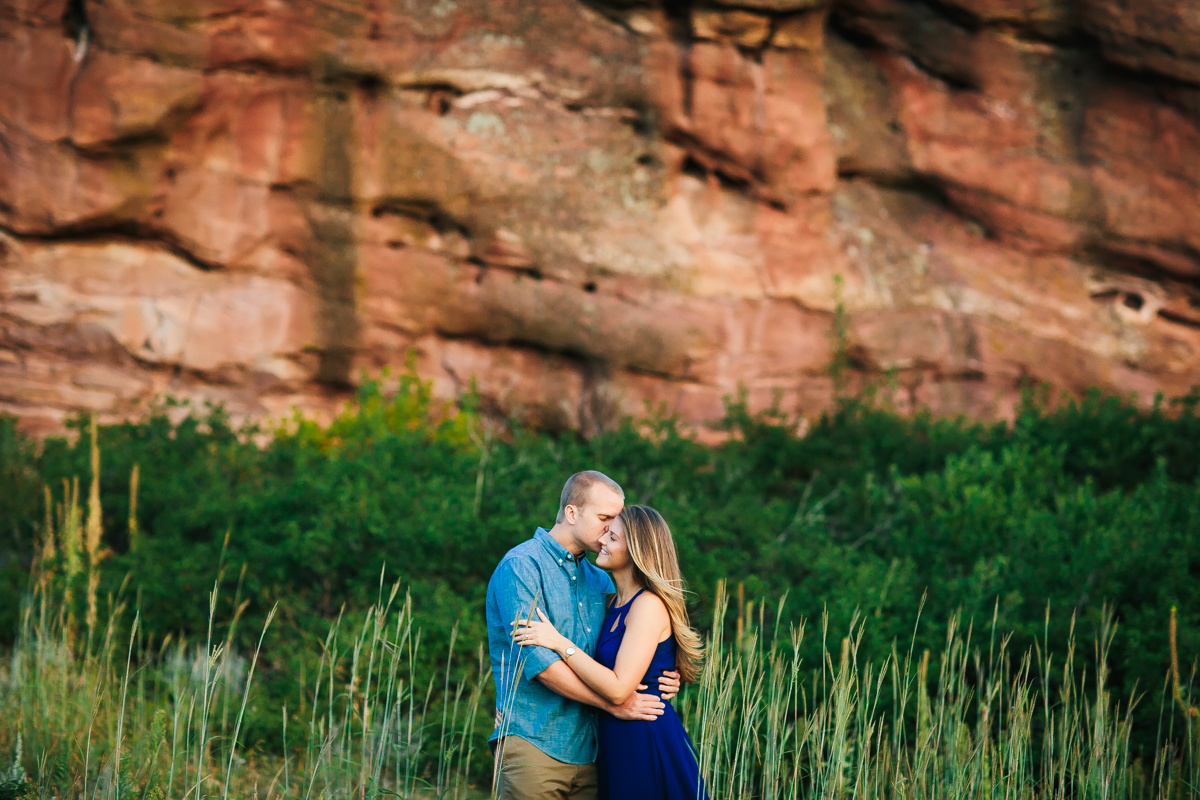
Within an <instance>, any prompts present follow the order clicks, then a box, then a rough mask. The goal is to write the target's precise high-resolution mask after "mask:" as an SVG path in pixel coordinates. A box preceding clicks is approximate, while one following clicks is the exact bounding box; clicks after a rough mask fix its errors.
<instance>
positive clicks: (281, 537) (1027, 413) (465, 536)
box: [0, 375, 1200, 742]
mask: <svg viewBox="0 0 1200 800" xmlns="http://www.w3.org/2000/svg"><path fill="white" fill-rule="evenodd" d="M1196 409H1197V396H1196V395H1192V396H1190V397H1188V398H1184V399H1182V400H1180V401H1176V402H1175V403H1172V404H1168V403H1163V402H1159V403H1156V404H1155V405H1154V406H1153V407H1152V408H1150V409H1149V410H1140V409H1139V408H1138V407H1137V406H1136V405H1135V404H1133V403H1132V402H1131V401H1129V400H1123V399H1119V398H1111V397H1101V396H1098V395H1093V396H1089V397H1088V398H1085V399H1084V400H1083V401H1081V402H1078V403H1065V404H1063V405H1061V406H1059V407H1057V408H1054V409H1048V408H1046V407H1045V406H1044V405H1043V404H1040V403H1038V402H1035V400H1034V399H1033V398H1029V399H1027V401H1026V402H1025V403H1024V405H1022V407H1021V408H1020V409H1019V413H1018V416H1017V418H1016V420H1015V421H1014V422H1013V423H1012V424H1004V423H997V424H981V423H975V422H971V421H969V420H965V419H951V420H947V419H938V418H934V417H932V416H931V415H929V414H924V413H922V414H917V415H914V416H911V417H905V416H901V415H898V414H895V413H893V412H891V411H889V410H887V409H886V408H880V407H878V406H876V405H874V404H872V403H870V402H868V401H867V400H864V399H858V400H850V401H846V402H844V403H842V404H841V405H840V406H839V407H838V408H837V409H836V410H835V411H834V412H832V413H830V414H828V415H826V416H824V417H822V418H820V419H818V420H815V421H814V422H813V424H812V425H811V427H810V428H809V430H807V431H806V432H805V434H804V435H803V436H800V435H798V433H797V431H796V429H795V425H794V424H793V423H791V422H789V421H788V420H785V419H782V418H781V417H780V415H778V414H775V413H767V414H761V415H751V414H749V413H748V412H747V411H746V409H745V407H744V405H743V404H741V403H737V402H734V403H731V404H730V407H729V413H728V415H727V417H726V419H725V421H724V423H723V424H724V426H725V428H726V429H727V430H728V431H729V432H730V434H731V435H730V438H729V440H728V441H727V443H725V444H723V445H721V446H719V447H712V448H709V447H704V446H701V445H699V444H697V443H696V442H694V441H692V440H691V439H689V438H688V437H687V436H685V435H683V434H682V433H681V432H680V430H679V428H678V427H677V425H676V423H675V422H674V421H673V420H671V419H665V418H661V417H651V418H649V419H647V420H644V421H641V422H635V421H632V420H628V421H626V422H624V423H623V424H622V425H621V426H619V427H618V428H617V429H615V430H612V431H609V432H605V433H602V434H600V435H597V436H595V437H593V438H591V439H587V440H584V439H581V438H579V437H577V436H575V435H572V434H562V435H559V436H553V435H550V434H546V433H541V432H537V431H529V430H522V429H520V428H517V427H513V426H501V425H498V424H496V423H494V422H492V421H489V420H487V419H485V418H482V417H480V416H479V415H477V414H476V413H474V411H473V410H472V408H471V406H470V404H469V403H468V404H466V405H464V407H462V408H459V409H454V408H448V407H442V406H439V404H437V403H436V402H434V401H433V400H432V399H431V398H430V394H429V387H428V386H427V385H425V384H423V383H422V382H421V381H419V380H417V379H416V378H414V377H412V376H411V375H407V376H403V377H402V378H401V381H400V389H399V391H398V392H397V393H395V394H394V395H388V396H385V395H384V393H383V392H382V391H381V389H380V386H379V385H378V384H375V383H367V384H366V385H365V386H364V387H363V389H362V390H361V391H360V393H359V397H358V402H357V403H356V404H355V405H354V406H353V407H352V408H349V409H347V411H346V412H345V413H344V414H343V415H341V416H340V417H339V418H337V419H336V420H335V421H334V422H333V423H332V424H330V425H329V426H326V427H322V426H320V425H317V424H316V423H313V422H311V421H306V420H303V419H293V420H291V421H289V422H288V423H287V424H285V425H282V426H280V427H279V428H278V429H277V430H273V431H262V430H259V429H257V428H254V427H245V428H241V429H235V428H233V427H231V425H230V423H229V419H228V417H227V416H226V415H225V414H224V413H223V412H222V411H221V410H220V409H219V408H215V409H214V408H210V409H207V410H205V411H203V412H200V411H196V410H193V411H192V412H191V413H190V414H188V415H187V416H185V417H184V418H183V420H182V421H180V422H178V423H172V422H171V421H170V418H169V413H171V412H173V411H174V409H172V408H170V407H167V406H164V407H161V408H156V409H154V410H152V411H151V412H150V413H148V414H147V415H146V416H145V417H144V418H142V419H140V420H136V421H130V422H126V423H122V424H119V425H111V426H102V427H101V428H100V448H101V453H102V462H101V485H102V486H101V488H102V496H103V498H104V530H105V531H106V534H105V536H106V538H105V544H106V545H107V546H108V547H111V548H112V551H113V557H112V558H111V559H110V560H109V561H108V562H106V563H105V565H104V571H103V576H104V578H103V583H102V586H101V590H100V596H101V597H102V598H103V597H107V596H108V595H110V594H111V595H114V596H115V595H116V594H117V593H118V592H119V590H120V587H121V585H122V584H123V583H125V585H126V587H127V595H128V593H131V592H136V603H137V605H138V607H139V608H140V609H141V611H142V622H143V626H144V631H145V634H146V635H147V636H150V637H153V638H155V639H157V640H159V641H161V640H162V639H163V638H164V637H166V636H167V635H172V636H175V637H179V636H187V637H191V638H192V639H193V640H194V639H195V638H196V636H197V635H198V634H200V633H202V632H203V631H204V626H205V624H206V622H207V614H206V604H205V603H204V602H203V598H204V597H205V596H206V593H207V592H208V590H209V589H210V588H211V586H212V584H213V580H214V578H215V577H216V576H217V575H218V574H221V575H222V578H221V580H222V583H223V586H224V588H223V591H222V593H221V598H222V600H221V602H222V603H224V604H225V607H223V608H222V609H220V610H219V612H218V614H217V616H218V618H220V619H231V618H232V617H233V616H234V615H233V613H232V612H233V609H234V608H235V607H236V606H238V605H240V604H241V603H242V602H243V601H245V602H247V603H248V605H247V609H246V612H245V615H244V617H243V619H244V622H243V623H242V624H241V627H240V628H239V629H238V630H239V633H237V636H238V637H241V636H245V637H247V641H244V642H241V646H242V647H243V649H246V648H248V647H249V646H250V642H249V641H248V639H249V637H251V636H252V635H253V634H252V632H253V631H255V630H257V629H258V627H259V626H260V625H261V622H262V619H263V618H264V616H265V614H266V613H267V610H268V609H270V608H271V606H272V604H274V603H275V602H276V601H278V602H279V604H280V611H279V617H278V618H277V620H276V622H275V625H274V626H273V627H272V629H271V632H270V633H269V634H268V640H267V645H266V649H265V650H264V652H265V653H266V654H267V657H266V661H265V663H264V664H263V668H262V669H263V671H262V680H261V683H260V686H261V687H263V690H264V691H266V692H267V693H268V694H269V695H270V696H271V698H272V699H273V700H274V701H278V702H283V701H287V702H289V703H292V702H298V699H297V697H296V696H297V694H298V693H299V691H300V688H299V685H300V684H301V683H302V681H301V680H300V678H299V677H298V676H299V675H301V674H311V671H312V669H313V668H314V665H313V664H311V663H309V661H310V660H311V659H309V661H306V660H305V659H306V658H308V657H307V656H304V655H302V654H301V653H300V651H299V649H298V648H294V647H291V646H289V645H287V644H286V643H287V642H294V641H300V640H305V641H308V642H310V643H311V642H312V641H315V640H318V639H320V637H321V636H323V635H324V634H323V632H324V631H325V630H326V629H327V628H328V623H329V621H330V620H332V619H334V618H336V617H337V615H338V614H339V612H340V610H341V609H342V608H343V607H344V606H347V607H350V608H366V607H369V606H370V605H371V604H372V603H374V602H375V601H376V599H377V597H378V595H379V593H380V591H381V585H382V587H384V588H386V587H388V586H390V585H392V583H393V582H395V581H397V580H399V581H400V582H401V583H402V584H404V585H407V586H408V587H409V588H410V590H411V591H412V593H413V596H414V598H415V599H416V601H417V607H418V608H419V609H420V620H419V621H420V625H421V627H422V635H423V636H424V637H425V638H426V640H427V641H428V642H430V643H431V645H432V646H431V647H429V648H426V649H425V652H429V653H432V652H436V651H439V650H441V649H442V647H443V646H444V644H445V643H446V642H447V641H448V639H449V636H450V631H451V629H452V628H453V627H454V626H455V625H456V624H457V625H458V627H459V636H460V642H465V643H467V645H468V646H469V647H474V645H475V644H476V643H478V642H480V641H482V640H483V637H484V620H483V606H484V602H483V600H484V592H485V588H486V584H487V580H488V577H489V575H490V574H491V571H492V569H493V567H494V566H495V564H496V563H497V561H498V560H499V559H500V557H501V556H502V555H503V554H504V552H505V551H506V550H507V549H508V548H510V547H512V546H513V545H515V544H516V543H518V542H520V541H522V540H523V539H525V538H527V537H528V536H529V535H531V534H532V532H533V528H534V527H535V526H536V525H544V526H547V527H548V526H549V525H550V524H551V522H552V519H553V514H554V511H555V508H556V506H557V497H558V492H559V490H560V488H561V485H562V482H563V480H564V479H565V477H566V476H567V475H568V474H570V473H571V472H574V471H576V470H579V469H584V468H598V469H601V470H604V471H606V472H608V473H609V474H611V475H612V476H613V477H615V478H616V479H618V480H619V481H620V482H621V483H622V484H623V485H624V486H625V487H626V490H627V496H628V499H629V501H630V502H640V503H649V504H652V505H654V506H656V507H658V508H659V509H660V510H661V511H662V512H663V513H664V515H665V516H666V518H667V520H668V521H669V522H670V523H671V525H672V529H673V531H674V533H675V535H676V537H677V540H678V545H679V551H680V556H681V560H682V566H683V570H684V574H685V576H686V577H687V579H688V582H689V584H690V587H691V589H692V590H693V591H694V592H695V593H696V598H695V601H696V602H695V610H696V615H697V622H698V623H699V624H700V625H705V626H706V625H708V624H710V623H711V621H712V610H713V601H714V590H715V586H716V584H717V582H718V581H719V580H722V579H725V580H727V581H729V583H730V585H737V584H739V583H741V584H743V585H744V591H745V596H746V598H747V605H749V604H756V605H755V606H752V607H750V608H747V609H743V615H744V614H757V613H761V609H762V605H761V599H762V598H773V597H779V596H781V595H783V594H784V593H785V592H786V593H788V601H787V604H786V606H785V608H784V612H783V613H784V615H785V616H787V617H789V618H791V619H796V618H799V617H801V616H804V617H808V618H810V619H815V618H819V617H820V615H821V614H822V613H823V612H827V613H828V614H829V618H830V624H831V625H832V626H833V627H834V628H836V629H845V628H846V627H847V626H848V625H849V622H850V620H851V618H852V617H853V615H854V614H855V613H856V612H861V613H864V614H867V615H869V616H871V617H872V623H871V625H870V626H869V627H868V628H867V633H866V634H865V638H864V641H863V647H864V648H865V651H864V653H865V655H867V656H869V657H872V658H874V657H877V656H879V655H880V654H883V653H886V652H887V651H889V650H890V647H891V643H892V642H893V640H895V639H899V640H901V641H907V640H908V639H909V637H910V636H911V635H912V625H913V620H914V619H915V618H916V617H917V615H918V612H919V611H920V613H921V614H922V618H923V620H924V622H923V624H922V626H921V628H920V632H919V634H918V636H919V639H918V646H919V647H922V648H929V649H933V650H935V651H936V650H937V648H938V643H939V642H940V641H941V639H942V637H943V635H944V626H945V625H946V624H947V621H948V620H949V619H950V618H951V617H952V616H953V615H954V614H955V613H956V612H961V613H962V615H963V617H964V619H966V620H968V621H969V620H974V621H975V624H976V625H977V626H979V625H983V624H984V623H987V624H989V625H990V624H991V622H992V620H993V618H994V619H995V620H996V624H997V626H998V630H999V631H1001V632H1002V633H1004V634H1009V633H1011V634H1013V635H1014V636H1015V641H1014V647H1017V648H1020V649H1025V648H1028V647H1030V646H1032V645H1033V644H1034V643H1037V644H1038V645H1039V646H1041V647H1042V648H1044V649H1046V650H1047V652H1050V653H1053V652H1057V651H1058V650H1061V648H1062V647H1063V646H1064V644H1063V643H1065V642H1066V641H1067V640H1068V638H1069V632H1070V630H1071V627H1072V625H1074V626H1075V627H1076V629H1081V630H1082V633H1083V634H1084V635H1085V636H1086V637H1088V638H1090V637H1091V636H1092V635H1093V634H1094V632H1095V630H1098V627H1099V625H1100V622H1101V619H1102V616H1103V609H1104V607H1105V605H1106V604H1108V605H1109V606H1110V607H1112V608H1113V609H1115V613H1116V616H1117V619H1118V620H1119V625H1118V628H1117V631H1116V633H1115V634H1114V636H1113V639H1112V652H1111V654H1110V664H1111V668H1112V670H1113V674H1112V675H1111V676H1110V686H1112V687H1113V688H1114V691H1115V692H1116V693H1117V694H1118V696H1126V695H1127V694H1128V693H1129V692H1130V691H1132V690H1133V688H1134V687H1135V686H1139V687H1142V688H1147V687H1155V686H1158V685H1160V684H1161V681H1162V678H1163V675H1164V670H1165V669H1166V666H1167V647H1166V620H1167V614H1168V611H1169V609H1170V607H1171V606H1177V607H1178V608H1179V613H1180V631H1181V633H1180V637H1181V638H1180V649H1181V651H1182V652H1183V653H1184V654H1185V657H1186V654H1193V655H1194V654H1197V653H1200V580H1197V578H1200V553H1198V552H1197V547H1198V545H1197V542H1200V478H1198V472H1197V470H1198V469H1200V467H1198V465H1200V417H1198V416H1197V413H1196ZM73 425H74V426H75V428H76V430H77V431H78V432H79V434H80V435H79V436H78V437H77V438H76V439H75V440H74V441H73V442H72V441H70V440H68V439H63V438H52V439H48V440H46V441H45V442H44V443H42V446H41V449H40V452H37V453H35V452H34V449H33V447H32V445H31V444H30V443H29V442H27V441H25V440H22V439H21V438H20V437H19V436H17V435H16V434H15V433H14V432H13V431H14V429H13V427H12V424H11V422H3V423H0V454H2V456H3V462H2V463H0V474H3V475H4V476H5V477H6V478H9V477H11V484H10V485H12V486H13V487H14V489H13V491H12V492H6V493H5V495H4V498H5V499H3V500H0V513H2V514H3V516H2V517H0V530H4V531H5V532H6V533H5V535H6V536H9V537H10V542H11V543H10V545H9V547H8V548H7V551H8V552H9V553H10V555H9V556H7V559H8V561H7V563H8V564H9V565H10V566H9V570H8V573H0V575H3V574H9V576H10V577H8V578H6V579H4V580H6V581H7V582H6V583H0V592H5V593H6V594H5V596H3V597H0V606H2V607H4V608H7V609H15V608H16V597H17V595H18V594H19V592H20V591H22V590H23V589H24V586H25V580H26V578H25V576H26V575H27V569H28V563H29V559H30V557H31V553H32V548H33V546H34V542H35V541H36V539H37V530H38V527H39V525H40V522H39V521H40V520H41V519H42V516H43V513H44V508H43V501H42V499H41V498H42V487H43V486H44V485H46V486H49V487H50V488H51V491H52V493H53V496H54V499H55V502H60V501H61V500H62V497H63V492H64V489H63V486H64V481H69V480H70V479H71V478H72V477H73V476H80V478H81V480H82V482H83V483H84V485H85V491H86V483H87V480H88V478H89V475H90V472H89V470H90V467H89V448H90V443H89V440H88V436H87V435H86V430H87V421H86V420H83V419H80V420H77V421H76V422H75V423H73ZM264 434H269V435H264ZM135 464H137V465H138V466H139V469H140V475H141V480H140V490H139V495H138V500H137V503H138V505H137V509H138V512H137V518H138V527H139V534H138V536H137V539H136V541H132V540H131V538H130V532H129V530H128V524H127V519H128V510H129V481H130V474H131V471H132V470H133V467H134V465H135ZM4 549H5V548H2V547H0V551H2V550H4ZM13 554H15V557H14V555H13ZM0 566H2V565H0ZM76 596H77V598H82V593H77V595H76ZM77 602H82V600H81V599H79V600H77ZM754 608H757V609H759V611H755V610H754ZM922 609H923V610H922ZM1048 611H1049V615H1048V616H1047V612H1048ZM769 613H773V608H772V609H771V610H769ZM0 622H3V624H4V625H5V626H6V627H5V629H4V637H5V639H6V640H9V639H11V637H12V635H13V632H14V629H15V614H13V613H12V612H9V613H8V614H7V615H6V616H2V617H0ZM348 622H350V623H351V624H358V620H356V619H348ZM730 624H733V623H730ZM220 635H222V636H224V635H225V632H221V633H220ZM807 641H808V642H809V644H806V645H805V647H809V648H810V649H809V650H806V651H805V652H804V653H802V655H803V656H804V658H805V659H806V663H809V664H814V663H815V660H816V659H817V658H819V655H818V653H819V650H818V649H817V648H818V646H819V642H817V641H816V640H815V637H813V638H810V639H809V640H807ZM289 647H291V649H289ZM306 652H307V651H306ZM442 668H443V666H442V665H439V664H435V663H433V662H429V663H420V664H418V665H417V669H418V672H417V674H418V675H419V676H430V675H434V674H438V672H439V670H441V669H442ZM247 725H248V728H247V729H248V731H249V732H250V735H251V737H254V736H257V737H259V738H262V739H263V740H266V741H274V740H275V739H276V738H277V737H276V735H275V727H276V726H277V725H278V722H277V720H275V719H273V718H267V717H265V716H264V717H255V716H254V713H253V710H251V712H250V718H249V720H248V723H247ZM1148 735H1149V736H1150V737H1151V738H1149V739H1146V738H1143V739H1140V740H1139V741H1142V742H1145V741H1150V742H1152V741H1153V739H1152V732H1151V734H1148Z"/></svg>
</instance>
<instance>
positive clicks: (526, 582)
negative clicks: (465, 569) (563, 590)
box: [496, 558, 560, 680]
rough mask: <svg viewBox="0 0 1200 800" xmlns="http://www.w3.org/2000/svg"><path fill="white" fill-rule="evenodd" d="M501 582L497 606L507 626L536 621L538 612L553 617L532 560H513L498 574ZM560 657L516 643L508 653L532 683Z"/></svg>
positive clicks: (510, 661)
mask: <svg viewBox="0 0 1200 800" xmlns="http://www.w3.org/2000/svg"><path fill="white" fill-rule="evenodd" d="M496 573H497V577H498V578H500V581H499V584H498V586H499V587H501V588H500V591H499V592H498V593H497V597H496V600H497V606H498V607H499V611H500V614H501V617H502V619H503V620H504V621H505V624H507V623H510V622H514V621H516V620H518V619H526V618H532V619H537V609H538V608H540V609H542V611H543V612H545V613H546V615H547V616H551V614H550V610H549V608H548V605H547V603H546V598H545V597H544V596H543V593H542V576H541V573H540V572H539V571H538V568H537V564H536V563H535V562H534V560H533V559H532V558H510V559H508V560H506V561H505V562H504V563H503V564H501V565H500V567H499V568H498V569H497V570H496ZM559 660H560V658H559V655H558V653H556V652H554V651H553V650H550V649H548V648H545V647H538V646H536V645H531V646H523V645H518V644H516V643H514V644H513V645H512V647H511V648H510V649H509V663H510V664H511V663H514V662H515V663H516V664H518V665H519V666H520V669H521V673H522V674H523V675H524V676H525V679H526V680H533V679H534V678H536V677H537V676H538V675H540V674H542V672H544V671H545V669H546V668H547V667H549V666H550V665H551V664H553V663H554V662H555V661H559Z"/></svg>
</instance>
